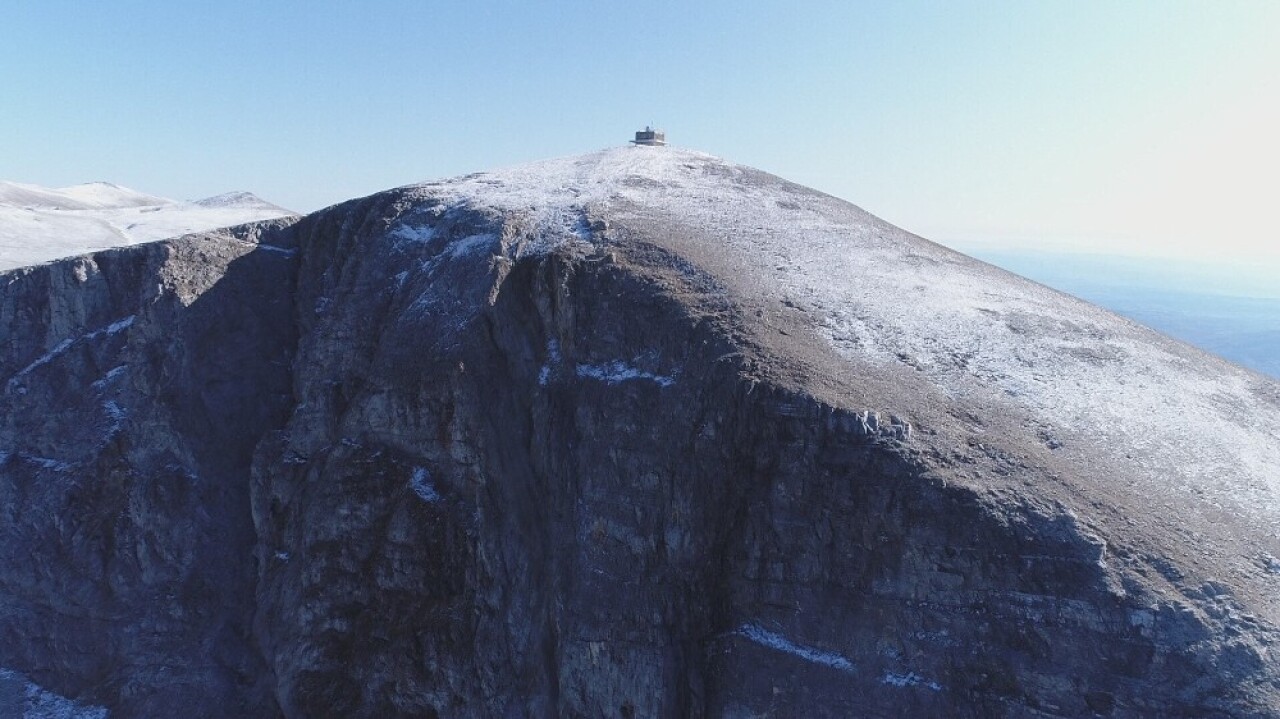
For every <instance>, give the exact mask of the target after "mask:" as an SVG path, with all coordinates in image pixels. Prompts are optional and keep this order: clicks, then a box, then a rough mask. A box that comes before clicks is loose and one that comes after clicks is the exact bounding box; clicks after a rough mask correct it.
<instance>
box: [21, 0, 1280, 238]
mask: <svg viewBox="0 0 1280 719" xmlns="http://www.w3.org/2000/svg"><path fill="white" fill-rule="evenodd" d="M646 8H648V11H647V12H645V13H636V12H634V9H633V7H632V6H630V5H608V6H606V5H604V4H600V3H590V2H585V0H583V1H576V0H575V1H573V2H554V3H540V4H532V3H515V2H497V1H481V2H475V3H466V4H449V5H447V6H437V5H436V4H428V3H420V2H412V1H411V0H399V1H373V2H368V3H361V4H359V5H351V6H346V5H343V6H332V5H324V4H321V5H317V4H314V3H296V2H282V3H251V2H248V1H247V0H225V1H224V2H221V3H217V4H215V5H208V6H189V5H183V4H174V3H158V2H147V1H142V0H123V1H122V2H119V3H110V4H83V3H75V2H69V1H68V0H62V1H59V0H52V1H51V2H47V3H19V4H17V5H16V6H15V7H11V8H8V10H7V13H6V21H5V23H4V24H3V26H0V61H2V62H3V63H4V66H5V67H9V68H11V69H12V71H11V72H10V73H8V74H7V76H6V78H5V80H4V86H3V87H4V90H5V96H6V112H5V113H3V114H0V131H2V132H3V135H2V136H3V137H5V138H6V140H7V142H6V144H5V147H4V152H3V153H0V179H4V180H10V181H14V182H23V183H34V184H39V185H43V186H47V187H64V186H68V185H75V184H80V183H85V182H91V181H98V180H103V181H108V182H113V183H117V184H120V185H124V186H127V187H131V188H133V189H136V190H139V191H141V192H146V193H150V194H155V195H161V196H165V197H172V198H175V199H196V198H200V197H206V196H210V195H216V194H219V193H222V192H227V191H231V190H247V191H251V192H254V193H256V194H258V195H260V196H261V197H263V198H264V199H266V200H268V201H270V202H274V203H277V204H280V205H283V206H285V207H289V208H290V209H294V210H298V211H302V212H307V211H311V210H315V209H318V208H319V207H322V206H325V205H328V204H332V203H335V202H339V201H342V200H344V199H348V198H351V197H358V196H363V195H366V194H370V193H373V192H376V191H379V190H382V189H386V188H389V187H394V186H398V185H403V184H408V183H413V182H420V181H426V180H432V179H438V178H442V177H449V176H454V175H461V174H466V173H470V172H474V171H479V170H485V169H490V168H493V167H499V166H509V165H513V164H518V163H521V162H526V161H531V160H536V159H541V158H546V157H555V156H562V155H571V154H577V153H583V152H590V151H594V150H597V149H600V148H602V147H607V146H612V145H619V144H623V143H624V142H625V141H626V140H627V139H628V138H629V137H630V133H631V132H632V131H634V130H635V129H639V128H640V127H643V126H644V125H646V124H652V125H654V126H657V127H662V128H663V129H665V130H666V131H667V133H668V137H669V138H670V140H671V141H672V144H674V145H678V146H682V147H688V148H694V149H699V150H703V151H706V152H709V153H712V154H714V155H718V156H721V157H725V158H727V159H729V160H732V161H735V162H741V163H743V164H747V165H752V166H755V167H759V168H761V169H763V170H766V171H769V172H772V173H775V174H778V175H781V176H783V177H786V178H787V179H790V180H794V181H796V182H799V183H802V184H805V185H809V186H811V187H815V188H817V189H820V190H822V191H825V192H828V193H830V194H833V195H836V196H838V197H841V198H844V199H847V200H849V201H851V202H854V203H855V204H858V205H859V206H861V207H864V208H865V209H867V210H869V211H871V212H873V213H875V214H877V215H879V216H881V217H884V218H885V219H887V220H888V221H890V222H893V223H894V224H897V225H899V226H901V227H904V228H905V229H907V230H909V231H911V232H914V233H916V234H919V235H921V236H924V237H927V238H929V239H932V240H935V241H938V242H942V243H945V244H949V245H952V246H956V247H958V248H960V249H966V248H988V249H990V248H1004V249H1008V248H1013V249H1026V248H1033V249H1039V250H1044V251H1072V252H1090V253H1097V254H1115V255H1126V256H1163V257H1175V258H1184V259H1187V258H1194V259H1202V260H1206V261H1214V262H1225V263H1231V262H1238V263H1257V262H1263V263H1270V262H1275V263H1280V231H1278V230H1277V229H1276V227H1277V224H1276V222H1275V220H1274V215H1275V209H1274V207H1275V205H1276V199H1275V195H1276V194H1277V193H1276V189H1277V187H1278V186H1280V182H1277V173H1278V172H1280V43H1276V42H1275V38H1276V37H1280V3H1275V2H1215V3H1203V2H1172V1H1170V2H1124V3H1114V2H1065V1H1064V2H1048V1H1046V2H1035V3H1023V2H1005V3H970V2H894V3H887V2H885V3H848V2H834V1H832V2H817V3H810V4H806V5H805V6H804V11H803V12H798V11H797V6H795V5H794V4H790V3H777V2H745V3H743V2H732V3H731V2H728V1H727V0H715V1H712V2H707V3H699V4H697V5H694V6H690V5H688V4H684V3H674V2H653V3H647V4H646Z"/></svg>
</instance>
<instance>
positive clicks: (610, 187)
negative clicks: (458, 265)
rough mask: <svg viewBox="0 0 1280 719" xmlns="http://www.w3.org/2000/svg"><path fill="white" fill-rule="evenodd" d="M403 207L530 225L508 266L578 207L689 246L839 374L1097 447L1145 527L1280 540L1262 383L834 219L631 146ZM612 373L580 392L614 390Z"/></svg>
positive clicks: (490, 175) (568, 236) (574, 222)
mask: <svg viewBox="0 0 1280 719" xmlns="http://www.w3.org/2000/svg"><path fill="white" fill-rule="evenodd" d="M788 188H792V189H794V191H791V190H789V189H788ZM414 189H417V190H420V191H421V192H422V193H423V195H424V196H428V195H429V196H433V197H438V198H442V199H444V200H445V201H446V202H449V203H456V204H459V205H466V206H470V207H474V208H481V209H485V208H488V209H492V210H494V211H497V212H502V213H507V214H512V213H514V214H516V215H521V216H524V217H526V218H527V219H528V220H529V221H530V222H531V223H532V224H533V226H534V227H535V228H541V230H542V233H541V234H540V235H539V239H537V240H534V241H532V242H528V243H526V244H524V245H522V246H519V247H517V248H515V249H514V250H513V251H514V252H515V253H516V254H517V255H519V254H529V253H538V252H545V251H548V250H550V249H552V248H555V247H560V246H565V245H570V246H573V245H583V246H584V247H585V245H584V243H586V242H587V241H588V238H589V237H590V235H589V233H585V232H584V231H583V213H582V210H583V208H587V207H598V208H599V209H601V210H603V211H605V212H607V213H608V216H611V217H617V218H621V221H622V222H625V221H626V219H627V218H633V219H637V220H640V221H644V222H648V223H649V224H650V225H651V226H652V225H653V224H654V223H661V222H662V221H663V220H670V222H671V225H672V226H673V227H680V228H692V229H693V230H694V231H695V232H696V233H697V235H698V239H699V240H700V241H705V242H710V243H712V244H713V246H712V247H711V248H708V249H710V250H711V252H709V253H707V255H708V256H710V257H714V258H715V261H716V262H717V263H719V267H720V268H731V270H724V272H726V273H728V272H731V273H732V276H729V275H728V274H725V275H724V276H722V277H721V279H722V280H724V282H725V284H726V286H732V287H734V288H736V290H735V291H738V292H743V293H745V294H747V295H751V296H752V297H754V298H755V299H761V298H767V299H771V300H776V301H779V302H784V303H787V304H789V305H791V306H793V307H797V308H799V309H800V310H802V311H804V312H805V313H806V314H807V315H808V316H809V317H811V318H814V319H815V320H816V321H817V323H818V324H819V326H820V327H821V333H822V335H823V336H824V337H825V339H826V340H827V341H828V342H829V343H830V345H831V346H832V347H833V348H834V349H835V350H836V351H837V352H838V353H840V354H841V355H843V356H844V357H846V358H848V359H849V360H850V361H853V362H856V363H858V364H859V365H862V366H866V365H868V364H871V365H875V364H882V365H897V366H899V367H901V366H902V365H904V364H905V365H907V366H909V367H911V368H913V370H912V371H913V372H918V373H919V375H918V376H920V377H922V378H924V379H926V380H927V381H929V382H930V383H931V384H932V385H933V386H935V387H936V388H938V390H939V391H941V392H942V393H943V394H944V395H949V396H951V397H954V398H957V399H959V398H961V397H965V396H968V395H971V394H976V395H977V396H981V397H983V398H987V399H988V400H989V399H990V398H993V397H994V398H997V399H998V400H999V401H1008V402H1009V403H1011V404H1016V405H1018V406H1020V407H1022V408H1023V409H1024V410H1025V411H1029V412H1030V413H1031V416H1032V417H1033V418H1034V426H1033V427H1029V428H1028V430H1029V432H1028V434H1033V433H1034V432H1044V433H1047V434H1049V435H1051V436H1052V437H1053V438H1054V439H1053V442H1051V443H1049V446H1050V447H1054V448H1055V451H1064V452H1070V451H1071V444H1072V442H1073V441H1075V442H1077V443H1078V444H1081V445H1083V444H1084V443H1086V442H1087V443H1089V444H1091V445H1092V446H1108V447H1111V448H1113V454H1114V455H1115V456H1116V457H1118V458H1121V459H1119V460H1118V461H1121V462H1128V463H1129V465H1126V470H1125V472H1123V473H1122V476H1112V477H1097V479H1098V480H1100V481H1109V482H1111V483H1112V484H1113V486H1114V487H1115V489H1116V490H1118V491H1120V492H1122V493H1127V494H1129V496H1130V497H1132V498H1134V499H1136V500H1138V501H1139V504H1141V505H1145V506H1151V507H1152V508H1153V511H1162V510H1161V509H1157V508H1161V507H1164V508H1186V507H1193V508H1194V511H1195V512H1197V513H1198V514H1199V515H1200V516H1201V518H1202V519H1204V520H1205V521H1206V522H1212V518H1213V517H1214V516H1221V515H1223V514H1226V515H1235V516H1236V517H1237V520H1236V521H1243V522H1245V523H1246V524H1248V525H1250V526H1251V527H1252V529H1254V530H1258V531H1263V532H1269V533H1270V534H1271V536H1274V533H1275V532H1276V531H1277V530H1280V401H1278V400H1277V397H1280V388H1277V386H1276V385H1275V384H1274V383H1272V382H1270V381H1268V380H1266V379H1265V378H1263V377H1261V376H1260V375H1257V374H1255V373H1252V372H1249V371H1247V370H1244V369H1242V368H1239V367H1237V366H1236V365H1232V364H1230V363H1227V362H1225V361H1221V360H1218V359H1217V358H1214V357H1212V356H1209V355H1205V354H1203V353H1201V352H1200V351H1198V350H1195V349H1193V348H1190V347H1188V346H1186V345H1183V344H1181V343H1177V342H1174V341H1172V340H1169V339H1167V338H1165V337H1163V336H1161V335H1158V334H1156V333H1154V332H1151V331H1148V330H1146V329H1145V328H1141V327H1138V326H1136V325H1135V324H1133V323H1131V322H1129V321H1128V320H1125V319H1122V318H1120V317H1118V316H1116V315H1114V314H1112V313H1110V312H1107V311H1106V310H1103V309H1101V308H1099V307H1096V306H1094V305H1091V304H1088V303H1086V302H1083V301H1080V300H1077V299H1075V298H1072V297H1070V296H1067V295H1064V294H1062V293H1059V292H1056V291H1053V290H1050V289H1048V288H1046V287H1043V286H1041V285H1038V284H1035V283H1033V282H1030V281H1028V280H1024V279H1022V278H1017V277H1015V276H1012V275H1009V274H1008V273H1005V272H1003V271H1001V270H997V269H995V268H993V267H991V266H989V265H986V264H984V263H981V262H978V261H976V260H973V259H971V258H968V257H966V256H963V255H960V254H959V253H956V252H953V251H951V250H948V249H946V248H943V247H941V246H938V245H935V244H933V243H930V242H927V241H925V240H922V239H921V238H919V237H916V236H914V235H911V234H910V233H907V232H904V231H903V230H901V229H899V228H896V227H893V226H892V225H889V224H888V223H886V222H883V221H882V220H879V219H878V218H876V217H874V216H872V215H870V214H868V213H866V212H864V211H862V210H860V209H858V208H856V207H854V206H852V205H850V204H848V203H846V202H844V201H841V200H838V199H836V198H833V197H829V196H826V195H822V194H821V193H816V192H812V191H808V190H806V189H804V188H799V187H795V186H791V185H789V184H787V183H785V182H783V181H781V180H778V179H777V178H773V177H771V176H768V175H766V174H764V173H761V172H759V171H758V170H754V169H751V168H748V167H744V166H740V165H735V164H732V163H729V162H726V161H723V160H720V159H718V158H715V157H712V156H710V155H706V154H704V153H699V152H692V151H687V150H681V149H678V148H674V147H640V146H637V147H622V148H614V149H609V150H604V151H601V152H597V153H593V154H588V155H582V156H576V157H567V158H559V159H553V160H546V161H542V162H537V163H533V164H529V165H524V166H519V167H514V168H509V169H503V170H497V171H493V172H486V173H479V174H475V175H469V176H466V177H463V178H458V179H455V180H450V181H447V182H434V183H426V184H423V185H419V186H415V187H414ZM780 189H781V190H782V192H781V193H780ZM780 194H781V195H782V196H784V197H785V198H786V199H785V201H784V200H780V199H779V197H780ZM712 269H715V268H712ZM742 288H749V289H742ZM594 369H598V370H599V371H598V372H596V371H593V370H594ZM612 369H613V368H610V369H609V371H606V370H605V368H588V369H587V371H585V372H583V373H581V374H584V375H587V376H592V377H596V376H597V375H599V378H606V377H612V378H615V379H623V377H622V376H621V374H618V373H615V372H612ZM620 371H622V372H625V368H623V369H622V370H620ZM1268 395H1270V396H1268ZM873 409H879V410H882V411H894V410H898V411H904V410H909V409H910V408H895V407H886V408H873ZM1058 447H1061V450H1059V449H1058ZM1126 455H1132V456H1131V457H1129V458H1128V459H1125V456H1126ZM1082 456H1086V457H1087V456H1089V455H1088V453H1086V454H1085V455H1082ZM1179 511H1185V509H1182V510H1179Z"/></svg>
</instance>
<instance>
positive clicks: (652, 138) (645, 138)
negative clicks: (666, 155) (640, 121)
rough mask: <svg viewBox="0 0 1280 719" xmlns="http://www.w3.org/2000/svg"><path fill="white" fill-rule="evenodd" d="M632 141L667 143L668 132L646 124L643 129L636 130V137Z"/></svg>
mask: <svg viewBox="0 0 1280 719" xmlns="http://www.w3.org/2000/svg"><path fill="white" fill-rule="evenodd" d="M631 142H632V144H636V145H665V144H667V133H665V132H663V131H662V130H655V129H653V128H652V127H649V126H648V125H646V126H645V128H644V129H643V130H637V131H636V139H634V140H632V141H631Z"/></svg>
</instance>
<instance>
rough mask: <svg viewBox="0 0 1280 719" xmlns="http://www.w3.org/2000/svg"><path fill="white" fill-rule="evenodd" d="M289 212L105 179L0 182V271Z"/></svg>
mask: <svg viewBox="0 0 1280 719" xmlns="http://www.w3.org/2000/svg"><path fill="white" fill-rule="evenodd" d="M293 214H294V213H293V212H291V211H289V210H286V209H285V208H283V207H279V206H278V205H273V204H271V203H270V202H267V201H265V200H263V199H262V198H260V197H258V196H256V195H254V194H252V193H249V192H230V193H227V194H223V195H217V196H215V197H209V198H206V199H203V200H196V201H194V202H182V201H178V200H171V199H168V198H164V197H157V196H155V195H148V194H145V193H142V192H138V191H136V190H131V189H129V188H127V187H121V186H119V185H113V184H111V183H109V182H91V183H88V184H84V185H74V186H72V187H63V188H48V187H41V186H39V185H29V184H22V183H17V182H0V270H6V269H12V268H15V267H25V266H28V265H35V264H40V263H43V262H48V261H50V260H55V259H59V258H62V257H70V256H73V255H79V254H84V253H86V252H94V251H97V250H104V249H107V248H111V247H122V246H125V245H134V244H138V243H142V242H150V241H152V240H161V239H165V238H168V237H177V236H179V235H185V234H188V233H191V232H202V231H206V230H213V229H217V228H219V227H229V226H232V225H239V224H243V223H245V222H254V221H257V220H267V219H274V218H277V217H288V216H291V215H293Z"/></svg>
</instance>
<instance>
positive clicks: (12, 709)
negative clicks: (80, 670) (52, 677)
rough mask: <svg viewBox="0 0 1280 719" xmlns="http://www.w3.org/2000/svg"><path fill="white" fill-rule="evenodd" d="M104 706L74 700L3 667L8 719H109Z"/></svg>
mask: <svg viewBox="0 0 1280 719" xmlns="http://www.w3.org/2000/svg"><path fill="white" fill-rule="evenodd" d="M107 715H108V712H107V710H106V709H105V708H104V707H99V706H91V705H87V704H80V703H78V702H74V701H72V700H70V699H67V698H66V697H63V696H61V695H58V694H54V693H53V692H51V691H47V690H45V689H44V688H42V687H41V686H39V685H38V684H36V683H35V682H31V681H28V680H27V678H26V677H24V676H23V675H21V674H18V673H17V672H14V671H11V670H9V669H0V716H3V717H5V719H9V718H10V717H12V719H106V717H107Z"/></svg>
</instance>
